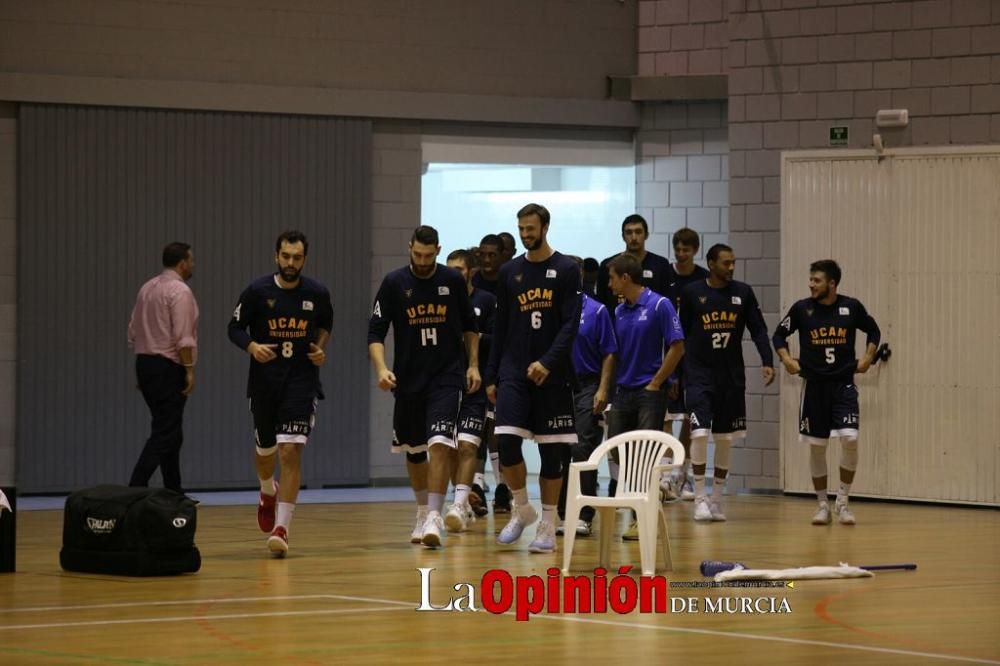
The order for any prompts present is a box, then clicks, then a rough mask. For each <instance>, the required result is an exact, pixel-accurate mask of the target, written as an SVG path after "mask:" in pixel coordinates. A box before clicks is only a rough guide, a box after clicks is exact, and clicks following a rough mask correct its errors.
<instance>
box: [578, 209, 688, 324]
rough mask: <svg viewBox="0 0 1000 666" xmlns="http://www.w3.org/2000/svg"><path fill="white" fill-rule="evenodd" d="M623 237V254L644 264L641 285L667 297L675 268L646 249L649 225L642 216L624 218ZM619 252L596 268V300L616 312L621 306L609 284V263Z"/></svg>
mask: <svg viewBox="0 0 1000 666" xmlns="http://www.w3.org/2000/svg"><path fill="white" fill-rule="evenodd" d="M622 240H623V241H625V251H624V252H623V253H621V254H630V255H632V256H633V257H635V258H636V259H637V260H638V261H639V263H640V264H641V266H642V286H644V287H649V288H650V289H652V290H653V291H655V292H656V293H657V294H662V295H664V296H668V295H669V294H670V283H671V282H672V281H673V269H672V268H671V267H670V261H669V260H668V259H667V258H666V257H663V256H660V255H658V254H656V253H655V252H650V251H649V250H647V249H646V241H647V240H649V224H647V223H646V219H645V218H644V217H643V216H642V215H629V216H628V217H626V218H625V219H624V220H622ZM617 256H618V255H617V254H615V255H612V256H610V257H608V258H606V259H605V260H604V261H602V262H601V265H600V267H599V268H598V269H597V285H596V288H597V300H599V301H600V302H601V303H604V307H606V308H607V309H608V312H614V311H615V308H616V307H618V297H617V296H615V295H614V294H613V293H612V292H611V288H610V287H609V286H608V279H609V277H610V276H609V274H608V272H609V269H608V264H610V263H611V260H612V259H614V258H615V257H617Z"/></svg>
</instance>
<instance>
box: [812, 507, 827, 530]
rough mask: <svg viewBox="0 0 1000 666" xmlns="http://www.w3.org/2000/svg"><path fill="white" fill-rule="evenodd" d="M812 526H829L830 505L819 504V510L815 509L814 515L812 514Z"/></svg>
mask: <svg viewBox="0 0 1000 666" xmlns="http://www.w3.org/2000/svg"><path fill="white" fill-rule="evenodd" d="M812 524H813V525H829V524H830V505H829V504H827V503H826V502H820V503H819V508H818V509H816V513H814V514H813V519H812Z"/></svg>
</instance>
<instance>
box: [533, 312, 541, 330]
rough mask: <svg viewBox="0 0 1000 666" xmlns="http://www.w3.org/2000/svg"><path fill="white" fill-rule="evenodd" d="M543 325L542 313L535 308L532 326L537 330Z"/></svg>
mask: <svg viewBox="0 0 1000 666" xmlns="http://www.w3.org/2000/svg"><path fill="white" fill-rule="evenodd" d="M541 327H542V313H541V312H539V311H538V310H535V311H534V312H532V313H531V328H533V329H535V330H536V331H537V330H538V329H540V328H541Z"/></svg>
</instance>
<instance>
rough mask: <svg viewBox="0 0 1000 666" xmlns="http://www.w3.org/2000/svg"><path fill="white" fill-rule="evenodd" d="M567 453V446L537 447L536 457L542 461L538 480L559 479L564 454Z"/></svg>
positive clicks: (547, 445)
mask: <svg viewBox="0 0 1000 666" xmlns="http://www.w3.org/2000/svg"><path fill="white" fill-rule="evenodd" d="M568 451H569V445H568V444H541V445H540V446H539V447H538V456H539V457H540V458H541V459H542V468H541V469H540V470H539V471H538V476H539V478H542V479H561V478H562V466H563V457H564V452H568ZM567 462H568V457H567Z"/></svg>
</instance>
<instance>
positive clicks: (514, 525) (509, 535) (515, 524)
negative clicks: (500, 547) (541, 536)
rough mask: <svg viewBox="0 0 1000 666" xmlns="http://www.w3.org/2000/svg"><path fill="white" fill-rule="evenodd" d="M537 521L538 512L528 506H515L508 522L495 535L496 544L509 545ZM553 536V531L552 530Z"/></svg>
mask: <svg viewBox="0 0 1000 666" xmlns="http://www.w3.org/2000/svg"><path fill="white" fill-rule="evenodd" d="M536 520H538V512H536V511H535V508H534V507H533V506H531V505H530V504H525V505H524V506H515V507H514V511H513V512H512V515H511V517H510V521H509V522H508V523H507V524H506V525H504V528H503V529H502V530H500V534H498V535H497V543H502V544H505V545H506V544H511V543H514V542H515V541H517V540H518V539H520V538H521V533H522V532H524V528H525V527H527V526H528V525H530V524H532V523H533V522H535V521H536ZM552 533H553V535H554V534H555V530H554V529H553V532H552Z"/></svg>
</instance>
